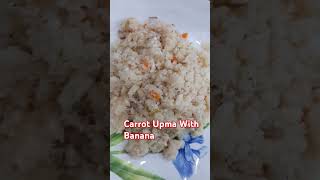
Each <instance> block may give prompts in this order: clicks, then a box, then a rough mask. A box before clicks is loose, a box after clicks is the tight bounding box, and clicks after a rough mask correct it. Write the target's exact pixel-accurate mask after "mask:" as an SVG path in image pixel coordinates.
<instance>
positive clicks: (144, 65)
mask: <svg viewBox="0 0 320 180" xmlns="http://www.w3.org/2000/svg"><path fill="white" fill-rule="evenodd" d="M149 66H150V65H149V62H148V61H147V60H146V59H142V69H143V70H147V69H148V68H149Z"/></svg>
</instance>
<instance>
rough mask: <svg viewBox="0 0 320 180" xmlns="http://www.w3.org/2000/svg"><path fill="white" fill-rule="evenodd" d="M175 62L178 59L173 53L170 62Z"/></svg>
mask: <svg viewBox="0 0 320 180" xmlns="http://www.w3.org/2000/svg"><path fill="white" fill-rule="evenodd" d="M177 62H178V61H177V57H176V56H175V55H173V56H172V59H171V63H172V64H177Z"/></svg>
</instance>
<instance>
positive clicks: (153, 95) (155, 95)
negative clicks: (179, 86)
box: [150, 91, 161, 101]
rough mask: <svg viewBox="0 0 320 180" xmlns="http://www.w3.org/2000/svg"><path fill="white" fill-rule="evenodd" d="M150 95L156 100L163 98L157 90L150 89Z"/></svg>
mask: <svg viewBox="0 0 320 180" xmlns="http://www.w3.org/2000/svg"><path fill="white" fill-rule="evenodd" d="M150 96H151V97H152V98H153V99H154V100H156V101H160V99H161V97H160V94H159V93H157V92H155V91H150Z"/></svg>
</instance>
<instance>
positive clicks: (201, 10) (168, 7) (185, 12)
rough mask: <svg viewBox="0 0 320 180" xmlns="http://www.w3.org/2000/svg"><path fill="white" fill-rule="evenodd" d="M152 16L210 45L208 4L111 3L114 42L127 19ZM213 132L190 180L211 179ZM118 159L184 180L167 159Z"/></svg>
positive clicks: (188, 0) (180, 0)
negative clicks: (122, 22) (122, 23)
mask: <svg viewBox="0 0 320 180" xmlns="http://www.w3.org/2000/svg"><path fill="white" fill-rule="evenodd" d="M152 16H156V17H158V18H159V19H160V20H162V21H164V22H167V23H171V24H175V26H176V27H177V29H178V31H180V32H188V33H189V34H190V40H191V41H193V42H194V43H201V42H210V4H209V1H208V0H111V2H110V35H111V37H110V39H111V41H113V40H115V39H116V38H117V31H118V29H119V24H120V22H121V21H122V20H123V19H125V18H128V17H134V18H137V19H138V20H140V21H141V22H143V21H144V20H146V19H147V18H148V17H152ZM209 130H210V128H207V129H206V130H205V132H204V134H203V136H204V144H202V145H205V146H207V147H208V153H207V155H206V156H205V157H204V158H202V159H200V160H199V163H198V167H197V171H196V172H195V174H194V175H193V176H192V177H191V178H190V180H193V179H194V180H199V179H201V180H207V179H208V180H209V179H210V131H209ZM202 145H201V146H202ZM121 146H122V145H120V146H117V148H120V149H121ZM191 147H194V144H193V145H191ZM117 157H119V158H121V159H123V160H125V161H127V162H131V163H132V164H134V165H135V166H137V167H142V168H143V169H145V170H146V171H148V172H151V173H154V174H156V175H159V176H161V177H163V178H165V179H169V180H179V179H181V177H180V175H179V173H178V171H177V169H176V168H175V167H174V165H173V163H172V161H168V160H165V159H163V158H162V157H161V155H159V154H150V155H147V156H145V157H143V158H141V159H132V158H130V157H129V156H128V155H126V154H121V155H118V156H117ZM110 174H111V177H110V178H111V179H112V180H118V179H119V180H120V179H121V178H119V177H118V176H117V175H115V174H114V173H112V172H110Z"/></svg>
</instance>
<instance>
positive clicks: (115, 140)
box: [110, 133, 123, 147]
mask: <svg viewBox="0 0 320 180" xmlns="http://www.w3.org/2000/svg"><path fill="white" fill-rule="evenodd" d="M122 141H123V135H122V134H121V133H114V134H112V135H111V137H110V146H111V147H112V146H115V145H117V144H119V143H121V142H122Z"/></svg>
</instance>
